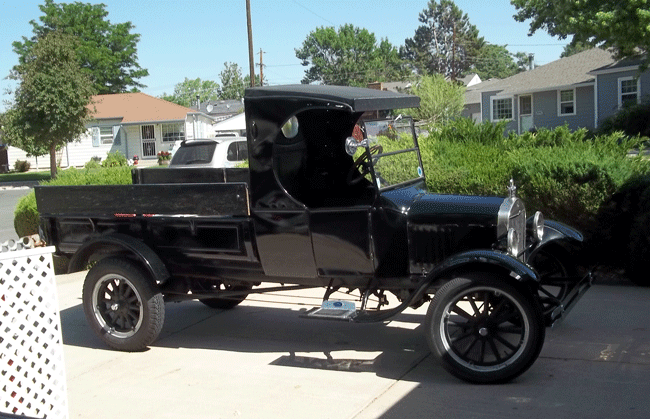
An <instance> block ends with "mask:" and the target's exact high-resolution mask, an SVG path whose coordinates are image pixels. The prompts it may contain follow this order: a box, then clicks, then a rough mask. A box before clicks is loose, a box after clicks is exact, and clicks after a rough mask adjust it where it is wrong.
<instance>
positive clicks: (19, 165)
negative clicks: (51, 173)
mask: <svg viewBox="0 0 650 419" xmlns="http://www.w3.org/2000/svg"><path fill="white" fill-rule="evenodd" d="M30 167H31V164H30V163H29V162H28V161H27V160H16V163H14V170H15V171H16V172H20V173H24V172H27V171H28V170H29V168H30Z"/></svg>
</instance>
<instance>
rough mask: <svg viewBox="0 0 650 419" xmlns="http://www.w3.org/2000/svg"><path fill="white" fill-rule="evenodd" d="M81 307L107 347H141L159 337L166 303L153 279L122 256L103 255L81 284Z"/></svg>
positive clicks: (138, 348) (127, 348) (120, 348)
mask: <svg viewBox="0 0 650 419" xmlns="http://www.w3.org/2000/svg"><path fill="white" fill-rule="evenodd" d="M83 307H84V312H85V314H86V319H87V320H88V323H89V324H90V327H91V328H92V329H93V331H94V332H95V333H96V334H97V335H98V336H99V337H100V338H101V339H102V340H103V341H104V342H105V343H106V344H107V345H108V346H110V347H112V348H114V349H118V350H121V351H129V352H133V351H142V350H144V349H146V348H147V346H149V345H150V344H151V343H153V341H154V340H156V338H157V337H158V334H159V333H160V330H161V329H162V326H163V323H164V320H165V305H164V301H163V297H162V294H161V292H160V291H159V290H158V287H157V286H156V284H155V282H154V280H153V279H152V278H151V277H150V276H149V275H148V274H147V273H146V272H145V271H144V270H143V269H142V268H141V267H140V266H139V265H138V264H136V263H134V262H132V261H130V260H128V259H124V258H113V257H110V258H106V259H102V260H100V261H99V262H97V264H96V265H95V266H94V267H93V268H92V269H90V271H89V272H88V274H87V275H86V280H85V281H84V285H83Z"/></svg>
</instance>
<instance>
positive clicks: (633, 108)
mask: <svg viewBox="0 0 650 419" xmlns="http://www.w3.org/2000/svg"><path fill="white" fill-rule="evenodd" d="M614 131H623V132H625V134H627V135H628V136H630V137H635V136H642V137H650V101H648V100H645V101H644V103H641V104H638V105H637V104H634V105H627V106H624V107H623V108H622V109H620V110H619V111H618V112H616V113H615V114H614V115H612V116H610V117H609V118H607V119H605V120H604V121H603V122H602V123H601V125H600V127H599V132H600V133H602V134H610V133H612V132H614Z"/></svg>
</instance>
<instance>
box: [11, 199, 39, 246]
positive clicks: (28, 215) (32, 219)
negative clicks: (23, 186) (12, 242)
mask: <svg viewBox="0 0 650 419" xmlns="http://www.w3.org/2000/svg"><path fill="white" fill-rule="evenodd" d="M14 230H16V234H17V235H18V237H25V236H31V235H32V234H36V233H38V211H37V210H36V195H35V194H34V191H31V192H29V193H28V194H27V195H25V196H23V197H22V198H21V199H20V200H19V201H18V204H16V209H15V211H14Z"/></svg>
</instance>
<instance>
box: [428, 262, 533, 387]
mask: <svg viewBox="0 0 650 419" xmlns="http://www.w3.org/2000/svg"><path fill="white" fill-rule="evenodd" d="M528 294H529V295H528ZM486 301H487V305H486V304H485V302H486ZM459 302H460V305H463V306H466V309H467V310H469V311H466V310H463V308H462V307H459V304H458V303H459ZM486 306H487V310H485V308H486ZM470 312H472V313H470ZM425 334H426V338H427V342H428V344H429V348H430V349H431V352H432V353H433V354H434V355H435V356H436V357H437V358H438V359H440V362H441V364H442V366H443V367H444V368H445V369H446V370H447V371H448V372H450V373H451V374H453V375H454V376H456V377H458V378H460V379H462V380H465V381H468V382H472V383H481V384H487V383H504V382H507V381H510V380H512V379H513V378H515V377H517V376H519V375H521V374H522V373H524V372H525V371H526V370H527V369H528V368H530V366H531V365H532V364H533V363H534V362H535V360H536V359H537V357H538V356H539V353H540V351H541V350H542V346H543V345H544V334H545V327H544V320H543V316H542V312H541V309H540V306H539V303H538V302H537V301H536V296H534V294H533V293H528V292H526V293H523V292H522V291H520V290H518V289H517V288H515V287H514V286H512V285H510V284H507V283H505V281H504V280H500V279H499V278H496V277H494V276H493V275H488V274H473V275H469V274H468V275H464V276H463V277H461V278H456V279H453V280H451V281H449V282H448V283H446V284H445V285H443V286H442V287H441V288H440V289H439V290H438V292H436V294H435V296H434V298H433V301H432V302H431V304H430V306H429V309H428V310H427V315H426V320H425ZM477 343H478V345H477Z"/></svg>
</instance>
